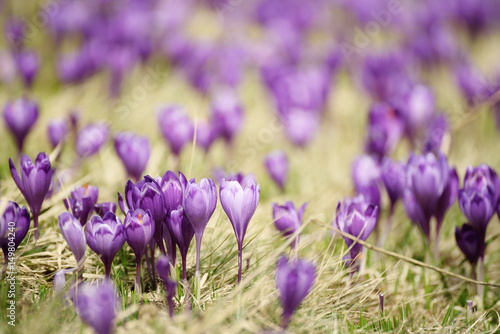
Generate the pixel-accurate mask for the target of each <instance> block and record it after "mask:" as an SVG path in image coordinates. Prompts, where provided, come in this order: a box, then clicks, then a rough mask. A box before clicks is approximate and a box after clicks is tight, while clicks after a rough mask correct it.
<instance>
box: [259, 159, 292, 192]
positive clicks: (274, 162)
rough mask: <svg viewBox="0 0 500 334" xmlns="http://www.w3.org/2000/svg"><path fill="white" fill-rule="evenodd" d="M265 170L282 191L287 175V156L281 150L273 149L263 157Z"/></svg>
mask: <svg viewBox="0 0 500 334" xmlns="http://www.w3.org/2000/svg"><path fill="white" fill-rule="evenodd" d="M264 164H265V166H266V169H267V172H268V173H269V175H270V176H271V178H272V179H273V181H274V182H276V184H277V185H278V187H279V188H280V189H281V191H283V190H284V189H285V183H286V180H287V177H288V169H289V168H288V158H287V156H286V153H285V152H283V151H273V152H271V153H269V154H268V155H267V156H266V158H265V159H264Z"/></svg>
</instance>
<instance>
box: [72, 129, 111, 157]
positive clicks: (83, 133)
mask: <svg viewBox="0 0 500 334" xmlns="http://www.w3.org/2000/svg"><path fill="white" fill-rule="evenodd" d="M108 136H109V128H108V126H107V125H106V124H102V123H94V124H89V125H87V126H85V127H84V128H82V129H80V130H79V131H78V133H77V135H76V153H78V155H79V156H80V157H89V156H91V155H94V154H96V153H97V152H98V151H99V150H100V149H101V147H103V146H104V144H106V142H107V141H108Z"/></svg>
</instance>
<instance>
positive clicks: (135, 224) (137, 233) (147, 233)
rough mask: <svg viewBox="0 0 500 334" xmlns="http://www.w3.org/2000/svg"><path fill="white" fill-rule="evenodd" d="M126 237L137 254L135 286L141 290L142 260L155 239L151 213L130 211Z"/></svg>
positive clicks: (125, 224)
mask: <svg viewBox="0 0 500 334" xmlns="http://www.w3.org/2000/svg"><path fill="white" fill-rule="evenodd" d="M124 227H125V235H126V240H127V243H128V245H129V246H130V248H132V250H133V251H134V253H135V258H136V261H137V270H136V278H135V284H136V286H137V289H138V290H139V291H140V290H141V259H142V256H143V255H144V252H145V251H146V247H147V246H148V244H149V242H150V241H151V239H152V238H153V235H154V231H155V223H154V220H153V218H152V217H151V213H150V212H149V211H144V210H142V209H135V210H130V211H129V212H128V213H127V215H126V216H125V222H124Z"/></svg>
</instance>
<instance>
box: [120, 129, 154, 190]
mask: <svg viewBox="0 0 500 334" xmlns="http://www.w3.org/2000/svg"><path fill="white" fill-rule="evenodd" d="M115 150H116V153H117V154H118V156H119V157H120V159H121V161H122V162H123V165H124V166H125V169H126V170H127V173H128V175H130V177H132V178H134V179H135V180H139V179H140V178H141V176H142V173H143V172H144V169H145V168H146V165H147V164H148V160H149V155H150V151H151V145H150V144H149V139H148V137H146V136H139V135H136V134H135V133H133V132H122V133H118V134H116V135H115Z"/></svg>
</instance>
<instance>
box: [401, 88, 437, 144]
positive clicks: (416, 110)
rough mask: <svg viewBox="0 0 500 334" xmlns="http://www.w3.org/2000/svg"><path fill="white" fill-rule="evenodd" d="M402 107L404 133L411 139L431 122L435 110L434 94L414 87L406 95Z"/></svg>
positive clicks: (425, 89)
mask: <svg viewBox="0 0 500 334" xmlns="http://www.w3.org/2000/svg"><path fill="white" fill-rule="evenodd" d="M404 106H405V107H404V109H403V110H404V111H403V117H404V118H405V123H406V131H407V134H408V135H409V137H410V138H412V139H413V138H415V136H416V135H417V134H418V133H419V132H420V131H422V130H423V128H424V127H425V126H426V125H427V124H428V123H429V122H430V121H431V120H432V117H433V115H434V108H435V101H434V94H433V93H432V91H431V90H430V88H428V87H426V86H423V85H415V86H414V87H413V88H412V89H411V90H410V91H409V93H408V94H407V96H406V99H405V103H404Z"/></svg>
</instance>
